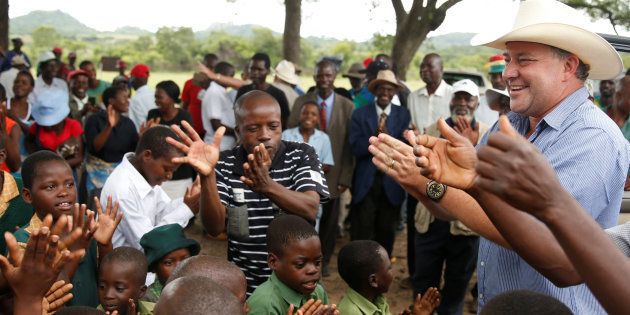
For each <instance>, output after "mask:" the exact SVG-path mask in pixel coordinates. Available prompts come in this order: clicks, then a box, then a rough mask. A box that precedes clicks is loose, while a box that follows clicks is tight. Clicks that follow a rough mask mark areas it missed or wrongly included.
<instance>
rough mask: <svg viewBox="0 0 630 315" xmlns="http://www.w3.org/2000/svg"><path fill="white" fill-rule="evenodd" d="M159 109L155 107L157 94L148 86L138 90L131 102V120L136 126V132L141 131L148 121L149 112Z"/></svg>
mask: <svg viewBox="0 0 630 315" xmlns="http://www.w3.org/2000/svg"><path fill="white" fill-rule="evenodd" d="M154 108H157V107H156V106H155V93H154V91H153V90H151V89H150V88H149V87H148V86H147V85H143V86H142V87H140V88H139V89H138V90H136V95H134V96H132V97H131V100H129V118H130V119H131V121H133V124H134V125H136V130H138V131H140V126H141V125H142V123H144V122H146V121H147V115H148V114H149V110H151V109H154Z"/></svg>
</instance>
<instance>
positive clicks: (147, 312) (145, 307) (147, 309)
mask: <svg viewBox="0 0 630 315" xmlns="http://www.w3.org/2000/svg"><path fill="white" fill-rule="evenodd" d="M154 308H155V303H151V302H146V301H138V306H137V308H136V311H137V312H138V314H140V315H153V309H154ZM96 309H97V310H100V311H103V310H104V309H103V306H102V305H100V304H99V305H98V307H97V308H96Z"/></svg>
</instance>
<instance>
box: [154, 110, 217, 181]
mask: <svg viewBox="0 0 630 315" xmlns="http://www.w3.org/2000/svg"><path fill="white" fill-rule="evenodd" d="M182 126H183V127H184V129H186V132H187V133H188V134H186V133H184V131H182V130H181V128H179V126H177V125H173V126H171V128H172V129H173V131H175V133H177V136H179V138H180V139H181V142H179V141H177V140H175V139H173V138H166V141H167V142H168V143H169V144H171V145H172V146H174V147H176V148H177V149H179V150H181V151H182V152H184V153H185V154H186V156H183V157H176V158H173V163H177V164H184V163H188V164H190V166H192V167H193V168H194V169H195V170H196V171H197V173H199V174H201V175H202V176H208V175H210V173H211V172H212V170H213V169H214V167H215V166H216V165H217V162H218V161H219V152H221V149H220V148H221V139H222V138H223V134H224V133H225V127H219V129H217V131H216V132H215V134H214V139H213V141H212V143H211V144H207V143H205V142H203V140H202V139H201V138H200V137H199V135H198V134H197V132H196V131H195V130H194V129H193V127H192V126H191V125H190V124H188V123H187V122H185V121H182Z"/></svg>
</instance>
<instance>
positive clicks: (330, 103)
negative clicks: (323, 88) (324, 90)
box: [317, 91, 335, 108]
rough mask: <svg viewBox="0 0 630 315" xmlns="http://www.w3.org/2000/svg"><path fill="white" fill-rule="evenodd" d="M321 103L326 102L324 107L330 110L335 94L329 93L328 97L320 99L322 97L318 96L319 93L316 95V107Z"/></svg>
mask: <svg viewBox="0 0 630 315" xmlns="http://www.w3.org/2000/svg"><path fill="white" fill-rule="evenodd" d="M322 101H324V102H326V106H327V107H329V108H330V106H332V105H333V103H334V101H335V92H334V91H333V92H332V93H330V95H328V97H327V98H326V99H322V97H321V96H319V93H318V94H317V105H321V104H322Z"/></svg>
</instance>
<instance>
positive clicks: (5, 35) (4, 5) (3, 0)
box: [0, 0, 9, 52]
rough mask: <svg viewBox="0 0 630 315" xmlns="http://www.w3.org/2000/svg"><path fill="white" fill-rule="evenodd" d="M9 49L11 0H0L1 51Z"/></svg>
mask: <svg viewBox="0 0 630 315" xmlns="http://www.w3.org/2000/svg"><path fill="white" fill-rule="evenodd" d="M8 49H9V0H0V52H2V51H6V50H8Z"/></svg>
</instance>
